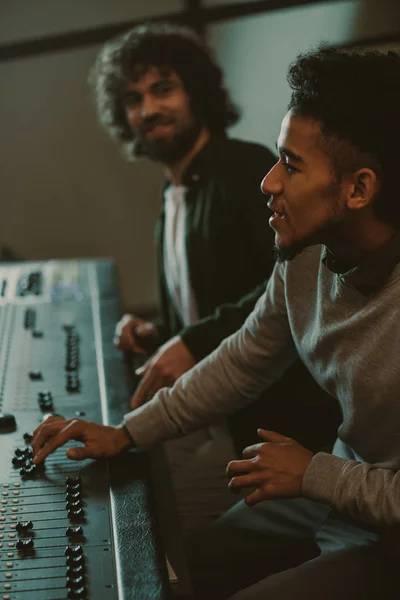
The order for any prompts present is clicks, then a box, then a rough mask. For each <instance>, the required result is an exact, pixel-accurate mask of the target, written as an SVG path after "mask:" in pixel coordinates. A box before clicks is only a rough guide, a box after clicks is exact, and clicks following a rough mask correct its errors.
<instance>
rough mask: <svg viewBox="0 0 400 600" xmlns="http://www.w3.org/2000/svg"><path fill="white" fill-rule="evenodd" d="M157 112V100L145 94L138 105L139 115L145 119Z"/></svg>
mask: <svg viewBox="0 0 400 600" xmlns="http://www.w3.org/2000/svg"><path fill="white" fill-rule="evenodd" d="M158 112H159V107H158V103H157V100H156V99H155V98H154V97H153V96H152V95H150V94H146V95H145V96H144V97H143V100H142V105H141V107H140V116H141V117H142V119H147V118H148V117H152V116H153V115H155V114H157V113H158Z"/></svg>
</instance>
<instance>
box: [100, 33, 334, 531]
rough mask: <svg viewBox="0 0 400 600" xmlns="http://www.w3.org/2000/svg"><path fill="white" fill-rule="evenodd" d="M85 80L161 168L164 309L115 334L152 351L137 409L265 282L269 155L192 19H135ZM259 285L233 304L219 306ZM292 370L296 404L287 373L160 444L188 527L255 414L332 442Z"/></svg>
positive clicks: (326, 401) (207, 511) (129, 139)
mask: <svg viewBox="0 0 400 600" xmlns="http://www.w3.org/2000/svg"><path fill="white" fill-rule="evenodd" d="M91 81H92V85H93V88H94V92H95V100H96V104H97V109H98V114H99V120H100V121H101V123H102V124H103V125H104V126H105V128H106V129H107V131H108V132H109V133H110V134H111V135H112V136H113V137H114V138H115V139H116V140H117V141H118V142H120V143H121V144H122V146H123V148H124V151H125V154H126V155H127V156H128V158H130V159H135V158H137V157H140V156H147V157H149V158H150V159H151V160H154V161H157V162H159V163H161V164H162V165H164V167H165V171H166V177H167V184H166V186H165V189H164V199H163V210H162V213H161V216H160V218H159V221H158V224H157V228H156V241H157V255H158V271H159V288H160V292H161V294H160V312H161V318H160V320H159V321H157V322H156V323H150V322H145V321H143V320H142V319H139V318H137V317H136V316H135V315H125V316H124V317H123V318H122V320H121V321H120V323H119V324H118V325H117V328H116V335H115V341H116V344H117V345H118V346H119V348H121V349H122V350H125V351H129V352H135V353H137V354H144V353H147V354H150V355H151V356H150V358H149V359H148V360H147V362H146V364H145V366H144V367H143V368H142V369H141V371H142V377H141V382H140V384H139V385H138V387H137V389H136V392H135V394H134V396H133V399H132V407H133V408H137V407H139V406H140V405H142V404H143V403H144V402H145V401H146V400H148V399H150V398H151V397H152V396H153V395H154V393H155V392H156V391H157V390H158V389H160V388H161V387H163V386H165V385H172V384H173V383H174V382H175V381H176V379H177V378H178V377H179V376H180V375H182V374H183V373H184V372H185V371H187V370H189V369H190V368H191V367H193V366H194V364H195V363H196V362H198V361H199V360H201V359H202V358H203V357H204V356H206V355H207V354H209V353H211V351H212V350H214V349H215V348H216V347H217V346H218V344H219V343H220V342H221V341H222V340H223V339H224V338H225V337H227V336H228V335H230V334H231V333H234V331H236V330H237V329H238V328H239V327H240V325H241V324H242V323H243V321H244V319H245V318H246V316H247V315H248V314H249V312H250V311H251V310H252V308H253V306H254V304H255V302H256V300H257V298H258V297H259V296H260V295H261V294H262V292H263V290H264V289H265V280H266V278H267V277H268V276H269V275H270V273H271V271H272V268H273V264H274V254H273V232H272V230H271V228H270V227H269V225H268V209H267V207H266V203H265V198H264V197H263V195H262V193H261V190H260V183H261V180H262V178H263V176H264V175H265V173H266V172H267V171H268V170H269V169H270V168H271V167H272V165H273V163H274V161H275V157H274V156H273V155H272V153H271V152H270V151H269V150H267V149H266V148H264V147H262V146H260V145H257V144H251V143H249V142H242V141H239V140H234V139H229V138H228V137H227V136H226V133H225V130H226V128H227V127H228V126H229V125H232V124H234V123H235V122H236V121H237V120H238V118H239V114H238V111H237V110H236V108H235V107H234V106H233V104H232V101H231V99H230V97H229V95H228V93H227V91H226V90H225V88H224V85H223V73H222V71H221V69H220V67H219V66H218V65H217V63H216V61H215V59H214V58H213V56H212V54H211V52H210V50H209V49H208V48H207V46H206V45H205V44H204V43H203V41H202V40H201V39H200V38H199V37H198V36H197V35H196V34H195V33H194V32H192V31H191V30H189V29H188V28H186V27H183V26H178V25H173V24H168V23H154V24H148V25H140V26H138V27H136V28H134V29H133V30H131V31H129V32H128V33H126V34H124V35H122V36H120V37H119V38H118V39H116V40H112V41H111V42H109V43H107V44H106V45H105V47H104V48H103V49H102V51H101V52H100V54H99V56H98V59H97V61H96V64H95V67H94V70H93V72H92V76H91ZM262 282H263V283H262ZM256 286H257V287H256ZM253 289H254V292H253V293H252V295H251V297H250V298H248V299H246V300H245V301H244V303H242V304H241V305H240V306H237V307H233V306H230V307H229V306H227V305H226V303H234V302H236V301H238V300H239V299H240V298H241V297H242V296H244V295H245V294H247V293H248V292H250V291H251V290H253ZM216 311H217V312H216ZM294 369H295V371H296V375H295V377H296V381H297V383H298V385H299V386H302V390H303V397H304V405H300V404H301V403H299V402H297V401H296V399H295V397H294V393H293V388H292V387H291V385H290V386H289V385H288V382H289V381H290V382H292V378H291V377H290V378H288V379H287V380H286V383H283V384H282V387H280V385H279V384H278V385H277V386H275V388H274V390H270V392H269V398H268V399H269V402H264V401H263V400H260V402H259V405H258V407H254V408H253V407H252V408H248V409H247V410H246V413H242V414H240V415H237V416H234V417H232V418H230V419H228V423H227V424H226V423H225V422H223V423H220V424H214V425H212V426H211V427H209V428H207V429H205V430H203V431H200V432H198V433H196V434H193V435H191V436H188V437H187V438H185V439H184V440H179V441H177V442H170V443H169V444H168V445H167V455H168V458H169V462H170V466H171V470H172V473H173V481H174V484H175V490H176V496H177V501H178V508H179V512H180V514H181V518H182V525H183V529H184V531H185V533H188V531H193V530H195V529H197V530H199V529H201V528H202V527H203V526H204V525H205V524H206V523H208V522H209V521H211V519H214V518H215V517H216V515H218V514H221V513H222V512H223V511H224V510H225V509H226V508H228V506H230V505H231V504H232V503H233V498H232V496H231V494H229V492H228V490H227V486H226V479H225V475H224V471H225V465H226V463H227V462H228V461H229V460H231V459H232V458H234V457H235V456H237V455H239V456H240V452H241V451H242V449H243V448H244V446H246V445H247V444H248V443H249V441H253V440H254V439H256V427H257V425H258V424H259V423H260V422H262V423H267V422H268V423H269V424H270V426H272V427H276V428H279V429H281V428H282V425H281V423H283V428H284V429H283V430H284V431H285V432H287V433H290V434H293V435H296V437H297V436H298V435H299V437H300V438H301V430H302V429H303V430H304V432H305V435H304V436H303V437H302V438H301V439H302V440H304V443H306V444H307V445H308V446H311V447H314V446H319V445H322V444H329V443H332V442H333V439H334V431H335V425H336V424H337V422H338V420H339V415H338V412H337V411H336V408H335V407H333V402H332V400H331V399H330V398H328V397H327V396H326V397H323V392H322V391H320V390H319V389H318V388H317V386H316V385H315V384H314V382H313V381H312V379H311V378H310V376H309V375H308V373H307V372H306V370H305V369H304V367H303V366H302V365H301V364H300V362H299V361H298V363H297V365H296V366H295V368H294ZM292 376H293V373H292ZM296 391H297V390H296ZM299 393H301V392H300V391H299ZM268 405H270V408H268ZM260 407H261V408H260ZM332 409H333V410H332ZM260 410H261V412H262V415H261V414H260ZM310 413H312V418H308V415H309V414H310ZM297 415H300V419H299V418H298V416H297ZM332 417H333V418H332ZM238 452H239V454H238Z"/></svg>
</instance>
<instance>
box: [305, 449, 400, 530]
mask: <svg viewBox="0 0 400 600" xmlns="http://www.w3.org/2000/svg"><path fill="white" fill-rule="evenodd" d="M303 494H304V496H305V497H307V498H310V499H312V500H316V501H318V502H324V503H326V504H330V505H332V506H333V507H334V508H336V509H337V510H338V511H340V512H342V513H344V514H347V515H349V516H350V517H352V518H354V519H356V520H360V521H363V522H365V523H371V524H373V525H377V526H382V527H386V526H392V525H400V472H399V471H392V470H390V469H382V468H377V467H375V466H374V465H371V464H368V463H363V462H358V461H355V460H346V459H343V458H340V457H338V456H332V455H330V454H324V453H322V452H321V453H318V454H316V455H315V456H314V457H313V459H312V460H311V462H310V464H309V466H308V468H307V471H306V473H305V475H304V478H303Z"/></svg>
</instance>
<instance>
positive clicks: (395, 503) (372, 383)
mask: <svg viewBox="0 0 400 600" xmlns="http://www.w3.org/2000/svg"><path fill="white" fill-rule="evenodd" d="M321 259H322V260H321ZM399 261H400V235H396V236H395V237H394V238H393V239H392V240H391V242H389V244H387V245H386V246H385V247H384V248H383V249H381V250H379V251H378V252H377V253H375V254H374V255H373V256H372V257H370V258H369V259H368V260H367V261H366V262H365V263H363V264H362V265H360V266H359V267H357V268H355V269H353V270H351V271H349V272H347V273H344V274H343V273H342V274H341V273H340V272H339V269H337V268H336V265H335V263H334V260H333V258H332V257H331V256H330V255H329V253H328V252H327V251H326V249H325V248H324V247H321V246H314V247H312V248H308V249H306V250H305V251H304V252H303V253H302V254H300V255H299V256H298V257H297V258H296V259H295V260H293V261H291V262H289V263H285V264H279V265H276V267H275V270H274V272H273V274H272V276H271V279H270V282H269V284H268V286H267V289H266V292H265V294H264V295H263V296H262V297H261V298H260V300H259V301H258V303H257V305H256V307H255V309H254V311H253V313H252V314H251V315H250V316H249V317H248V319H247V320H246V322H245V324H244V325H243V327H242V328H241V329H240V330H239V331H238V332H237V333H235V334H234V335H232V336H230V337H229V338H227V339H226V340H225V341H224V342H223V343H222V344H221V345H220V347H219V348H218V349H217V350H215V352H213V353H212V354H211V355H210V356H208V357H207V358H206V359H204V360H203V361H202V362H200V363H199V364H198V365H196V367H195V368H194V369H192V370H191V371H190V372H189V373H187V374H185V375H184V376H183V377H181V378H180V379H179V380H178V381H177V382H176V384H175V385H174V386H173V388H171V389H162V390H160V391H159V392H158V393H157V394H156V395H155V396H154V398H153V399H152V400H151V401H150V402H149V403H147V404H146V405H144V406H142V407H140V408H139V409H137V410H135V411H132V412H131V413H129V414H128V415H126V417H125V423H126V426H127V428H128V430H129V432H130V434H131V435H132V437H133V439H134V440H135V442H136V443H137V445H138V446H139V447H143V448H146V447H150V446H152V445H154V444H155V443H157V442H160V441H163V440H166V439H169V438H172V437H178V436H181V435H185V434H186V433H189V432H190V431H193V430H195V429H197V428H200V427H202V426H204V425H205V424H207V423H210V422H213V421H216V420H218V419H220V418H222V417H223V416H224V415H226V414H228V413H232V412H234V411H235V410H237V409H239V408H241V407H242V406H244V405H245V404H247V403H249V402H251V400H252V399H254V398H256V397H258V396H259V395H260V392H261V391H262V390H264V389H265V388H266V387H268V386H269V385H270V384H271V383H273V382H274V381H275V380H277V379H278V378H279V377H280V376H281V375H282V373H283V372H284V371H285V370H286V369H287V367H288V366H289V365H290V364H291V362H292V361H293V360H294V359H295V357H296V353H298V355H299V356H300V358H301V359H302V360H303V362H304V363H305V365H306V366H307V367H308V369H309V370H310V372H311V373H312V375H313V376H314V378H315V379H316V381H317V382H318V383H319V385H321V387H322V388H323V389H325V390H326V391H327V392H329V393H330V394H332V396H334V397H335V398H337V400H338V401H339V403H340V405H341V408H342V412H343V423H342V425H341V426H340V428H339V430H338V439H337V441H336V444H335V447H334V451H333V455H329V454H325V453H318V454H316V455H314V457H313V459H312V460H311V462H310V464H309V466H308V468H307V471H306V473H305V476H304V478H303V489H302V492H303V495H304V496H305V497H306V498H310V499H312V500H317V501H320V502H324V503H327V504H330V505H332V507H334V508H336V509H338V510H339V511H341V512H342V513H345V514H347V515H349V516H351V517H353V518H355V519H358V520H361V521H364V522H366V523H372V524H375V525H381V526H388V525H400V475H399V471H398V469H399V466H400V356H399V350H400V264H399ZM335 271H336V272H335ZM293 393H294V394H295V393H296V390H295V389H294V390H293ZM266 425H267V424H266Z"/></svg>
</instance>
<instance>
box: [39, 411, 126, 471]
mask: <svg viewBox="0 0 400 600" xmlns="http://www.w3.org/2000/svg"><path fill="white" fill-rule="evenodd" d="M69 440H78V441H80V442H83V443H84V444H85V445H84V446H83V447H79V448H68V450H67V453H66V454H67V456H68V458H71V459H72V460H85V458H112V457H113V456H116V455H117V454H119V453H120V452H122V451H123V450H126V449H127V448H129V446H130V445H131V440H130V438H129V436H128V434H127V433H126V431H125V430H124V429H123V428H122V427H110V426H108V425H98V424H97V423H90V422H89V421H83V420H82V419H63V418H62V417H49V418H48V419H47V420H46V421H45V422H44V423H41V425H39V427H37V428H36V429H35V431H34V432H33V439H32V449H33V457H34V458H33V462H34V463H35V464H39V463H41V462H43V461H44V459H45V458H46V456H48V455H49V454H51V453H52V452H54V450H56V449H57V448H59V447H60V446H63V445H64V444H65V443H66V442H68V441H69Z"/></svg>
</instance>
